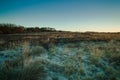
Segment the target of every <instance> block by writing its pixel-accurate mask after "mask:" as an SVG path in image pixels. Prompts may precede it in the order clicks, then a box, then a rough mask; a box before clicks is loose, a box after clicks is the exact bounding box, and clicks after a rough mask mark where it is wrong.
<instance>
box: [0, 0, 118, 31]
mask: <svg viewBox="0 0 120 80" xmlns="http://www.w3.org/2000/svg"><path fill="white" fill-rule="evenodd" d="M0 23H13V24H17V25H23V26H26V27H35V26H39V27H53V28H56V29H57V30H67V31H68V30H70V31H99V32H120V0H0Z"/></svg>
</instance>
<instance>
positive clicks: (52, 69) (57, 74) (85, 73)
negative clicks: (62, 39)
mask: <svg viewBox="0 0 120 80" xmlns="http://www.w3.org/2000/svg"><path fill="white" fill-rule="evenodd" d="M20 56H21V59H22V61H23V64H22V65H23V67H26V66H31V63H37V62H38V63H40V64H36V65H38V66H39V65H42V66H43V67H44V68H43V69H44V73H45V76H44V77H41V78H37V80H120V76H119V75H120V42H117V41H110V42H99V41H98V42H92V41H81V42H77V43H65V44H63V43H59V44H52V43H51V44H49V46H48V49H46V48H44V47H43V46H39V45H37V46H35V45H34V46H31V45H30V44H29V43H27V42H25V43H24V44H23V45H22V46H20V47H18V48H16V49H7V50H4V51H0V63H1V65H3V64H4V63H5V62H7V61H9V60H12V61H15V60H17V59H18V58H19V57H20ZM38 72H40V71H38ZM6 74H7V73H6ZM38 77H39V76H38ZM0 78H1V77H0ZM6 80H7V79H6ZM18 80H22V79H18ZM31 80H32V79H31Z"/></svg>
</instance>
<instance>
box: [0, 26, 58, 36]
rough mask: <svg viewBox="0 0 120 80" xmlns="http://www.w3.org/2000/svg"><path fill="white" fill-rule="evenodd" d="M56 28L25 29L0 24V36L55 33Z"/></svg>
mask: <svg viewBox="0 0 120 80" xmlns="http://www.w3.org/2000/svg"><path fill="white" fill-rule="evenodd" d="M55 31H56V29H55V28H50V27H41V28H39V27H24V26H20V25H15V24H0V34H15V33H38V32H55Z"/></svg>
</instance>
